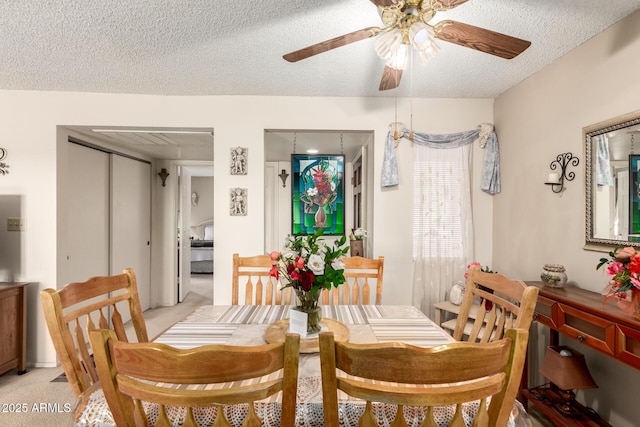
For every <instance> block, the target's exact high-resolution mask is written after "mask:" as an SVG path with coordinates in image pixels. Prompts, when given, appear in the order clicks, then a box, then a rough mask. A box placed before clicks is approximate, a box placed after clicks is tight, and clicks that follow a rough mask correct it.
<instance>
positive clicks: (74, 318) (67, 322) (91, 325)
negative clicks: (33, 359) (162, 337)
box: [40, 269, 149, 395]
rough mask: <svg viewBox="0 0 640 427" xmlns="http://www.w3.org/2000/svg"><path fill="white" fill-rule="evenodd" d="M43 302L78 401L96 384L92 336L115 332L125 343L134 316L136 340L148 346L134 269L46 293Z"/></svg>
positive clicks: (66, 372) (58, 350)
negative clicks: (91, 333) (96, 332)
mask: <svg viewBox="0 0 640 427" xmlns="http://www.w3.org/2000/svg"><path fill="white" fill-rule="evenodd" d="M40 301H41V302H42V309H43V311H44V317H45V320H46V322H47V327H48V329H49V335H50V336H51V340H52V341H53V345H54V346H55V349H56V352H57V354H58V358H59V359H60V363H61V364H62V366H63V368H64V372H65V374H66V376H67V380H68V381H69V384H70V385H71V388H72V389H73V391H74V392H75V394H76V395H80V394H81V393H82V392H83V391H85V390H86V389H87V388H89V387H90V386H91V385H92V384H94V383H95V382H97V381H98V375H97V373H96V370H95V365H94V362H93V359H92V349H91V345H90V343H89V331H91V330H94V329H98V328H101V329H105V328H111V329H113V330H114V331H115V333H116V335H117V337H118V338H119V339H120V340H123V341H125V340H127V339H128V338H127V334H126V332H125V327H124V323H125V322H124V321H123V314H124V316H125V318H128V317H129V316H131V324H132V326H133V330H134V331H135V334H136V338H137V340H138V341H139V342H146V341H149V337H148V336H147V327H146V325H145V322H144V317H143V315H142V309H141V306H140V299H139V297H138V286H137V282H136V276H135V273H134V271H133V270H132V269H125V270H123V273H122V274H118V275H115V276H99V277H92V278H90V279H89V280H87V281H85V282H76V283H69V284H67V285H65V286H64V287H63V288H62V289H60V290H58V291H56V290H55V289H44V290H42V291H40ZM126 311H128V314H127V313H126ZM121 312H122V313H121Z"/></svg>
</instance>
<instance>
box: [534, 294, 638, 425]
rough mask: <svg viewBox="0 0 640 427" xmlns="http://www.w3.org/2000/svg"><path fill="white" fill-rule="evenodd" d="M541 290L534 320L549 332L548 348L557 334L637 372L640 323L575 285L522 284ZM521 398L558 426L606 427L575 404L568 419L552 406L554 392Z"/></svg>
mask: <svg viewBox="0 0 640 427" xmlns="http://www.w3.org/2000/svg"><path fill="white" fill-rule="evenodd" d="M525 283H526V284H527V285H533V286H536V287H538V288H539V289H540V293H539V294H538V303H537V305H536V312H535V314H534V320H535V321H537V322H539V323H541V324H543V325H545V326H547V327H548V328H549V329H550V330H551V334H550V343H549V345H552V346H555V345H558V341H559V334H563V335H565V336H567V337H569V338H571V339H574V340H576V341H578V342H580V343H582V344H584V345H586V346H587V347H591V348H593V349H596V350H598V351H600V352H602V353H604V354H606V355H607V356H609V357H611V358H613V359H616V360H618V361H620V362H622V363H624V364H626V365H629V366H631V367H633V368H635V369H640V321H638V320H635V319H634V318H633V317H631V316H630V315H628V314H627V313H625V312H624V311H622V310H621V309H620V308H618V306H617V305H616V304H615V303H614V302H610V303H608V304H604V300H603V297H602V295H601V294H599V293H596V292H591V291H588V290H585V289H580V288H577V287H575V286H565V287H562V288H552V287H549V286H546V285H545V284H544V282H525ZM523 395H524V396H525V397H527V399H528V400H529V402H530V403H533V404H534V405H536V406H537V407H538V408H539V409H540V410H541V411H542V412H544V413H545V414H546V415H547V416H549V417H550V418H551V419H552V420H553V421H554V422H555V423H556V424H557V425H560V426H578V425H580V426H608V425H609V424H607V423H606V422H604V421H603V420H602V419H600V417H599V416H598V415H597V414H596V413H595V412H594V411H593V410H591V409H589V408H585V407H584V406H582V405H579V404H578V405H577V406H576V408H577V409H578V412H579V413H578V414H577V415H576V416H572V417H567V416H565V415H563V414H562V413H561V412H559V411H557V410H556V409H555V408H554V407H553V405H552V404H551V403H552V402H553V401H554V395H553V391H552V390H550V389H548V388H544V387H542V388H541V387H538V388H534V389H528V390H523Z"/></svg>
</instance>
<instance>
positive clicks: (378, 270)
mask: <svg viewBox="0 0 640 427" xmlns="http://www.w3.org/2000/svg"><path fill="white" fill-rule="evenodd" d="M343 261H344V267H345V269H344V278H345V280H346V282H345V283H344V284H342V285H340V286H339V287H337V288H332V289H331V290H328V289H324V290H323V291H322V304H324V305H328V304H332V305H338V304H345V305H347V304H362V305H369V304H382V276H383V273H384V271H383V270H384V257H383V256H381V257H378V258H377V259H371V258H363V257H361V256H353V257H345V258H343ZM372 288H375V300H374V301H372V300H371V289H372Z"/></svg>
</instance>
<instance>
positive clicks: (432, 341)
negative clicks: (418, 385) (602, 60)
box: [75, 305, 478, 427]
mask: <svg viewBox="0 0 640 427" xmlns="http://www.w3.org/2000/svg"><path fill="white" fill-rule="evenodd" d="M288 313H289V307H288V306H241V305H239V306H203V307H200V308H199V309H197V310H196V311H194V312H193V313H192V314H191V315H189V316H188V317H187V318H186V319H185V320H183V321H181V322H178V323H176V324H175V325H174V326H172V327H171V328H170V329H169V330H167V331H166V332H165V333H164V334H162V335H161V336H160V337H158V339H157V340H156V342H163V343H166V344H170V345H172V346H175V347H178V348H193V347H197V346H199V345H204V344H233V345H260V344H266V341H265V340H264V331H265V329H266V327H267V326H268V325H269V324H271V323H273V322H275V321H277V320H281V319H286V318H287V317H288ZM322 314H323V317H328V318H332V319H335V320H338V321H340V322H342V323H344V324H346V325H348V326H349V329H350V331H351V335H350V339H349V341H350V342H356V343H372V342H391V341H403V342H406V343H409V344H413V345H419V346H424V347H433V346H437V345H441V344H446V343H448V342H452V341H453V339H452V338H451V336H450V335H449V334H447V333H446V332H445V331H444V330H443V329H441V328H440V327H439V326H437V325H436V324H435V323H434V322H432V321H431V320H429V319H428V318H426V317H425V316H424V315H423V314H422V312H420V311H419V310H418V309H416V308H415V307H412V306H385V305H380V306H325V307H323V313H322ZM277 375H281V373H280V372H276V373H274V374H272V375H271V376H272V377H273V376H277ZM252 381H255V380H248V381H246V382H245V383H246V384H250V383H251V382H252ZM341 397H342V398H343V399H341V402H342V403H341V405H340V419H341V421H342V422H343V424H341V425H345V426H352V425H353V426H357V425H358V418H359V416H360V414H361V413H362V412H363V410H364V404H363V402H362V401H359V400H355V399H353V398H349V397H347V396H346V395H342V396H341ZM279 399H280V393H278V394H276V395H274V396H272V397H271V398H269V399H266V400H264V401H260V402H256V403H255V408H256V412H257V414H258V416H259V417H260V418H262V419H263V421H264V422H263V425H265V426H274V427H276V426H279V425H280V405H279V403H278V402H279ZM297 400H298V403H297V410H296V417H297V423H296V425H298V426H305V427H314V426H322V425H323V413H322V387H321V380H320V358H319V356H318V355H317V354H301V355H300V368H299V381H298V399H297ZM477 405H478V404H477V402H472V403H469V404H467V405H465V408H464V409H465V413H469V414H471V415H472V414H474V413H475V412H476V411H477ZM375 409H376V412H377V414H378V417H379V419H381V422H382V423H383V424H382V425H384V426H387V425H389V424H390V421H392V420H393V418H394V416H395V410H396V408H395V407H394V406H392V405H383V404H377V405H375ZM145 410H146V412H147V414H148V415H149V420H150V423H151V425H154V424H155V420H156V418H157V405H154V404H150V403H145ZM224 410H225V415H226V416H227V419H228V420H229V421H230V422H231V424H232V425H233V426H240V425H241V424H242V421H243V420H244V417H245V415H246V413H247V405H230V406H226V407H225V409H224ZM185 412H186V411H185V410H184V408H173V411H172V413H171V414H169V415H170V417H171V419H172V420H174V425H175V426H179V425H181V424H182V421H183V420H184V416H185ZM195 412H196V414H195V415H196V420H198V423H199V425H201V426H211V425H213V421H214V420H215V416H216V409H215V408H198V410H197V411H195ZM404 415H405V419H406V420H407V424H408V425H409V426H418V425H419V424H420V422H421V421H422V419H423V418H424V413H423V411H422V409H421V408H410V407H405V408H404ZM452 416H453V408H449V407H443V408H439V409H438V411H436V420H437V422H438V424H439V425H442V426H446V425H448V421H449V420H450V419H451V417H452ZM75 425H76V426H109V425H115V423H114V421H113V418H112V417H111V412H110V411H109V408H108V406H107V403H106V401H105V399H104V395H103V394H102V390H101V389H99V388H97V387H96V388H95V390H93V391H91V392H88V393H85V395H84V396H83V397H82V398H81V400H80V402H79V404H78V407H77V408H76V412H75Z"/></svg>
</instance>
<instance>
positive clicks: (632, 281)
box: [629, 276, 640, 290]
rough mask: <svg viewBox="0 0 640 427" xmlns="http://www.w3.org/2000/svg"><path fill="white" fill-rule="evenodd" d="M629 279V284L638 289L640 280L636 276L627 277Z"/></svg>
mask: <svg viewBox="0 0 640 427" xmlns="http://www.w3.org/2000/svg"><path fill="white" fill-rule="evenodd" d="M629 279H630V280H631V284H632V285H633V286H635V287H636V289H638V290H640V280H638V278H637V277H633V276H631V277H630V278H629Z"/></svg>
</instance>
